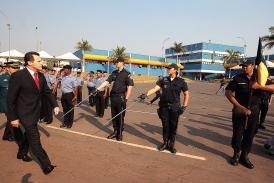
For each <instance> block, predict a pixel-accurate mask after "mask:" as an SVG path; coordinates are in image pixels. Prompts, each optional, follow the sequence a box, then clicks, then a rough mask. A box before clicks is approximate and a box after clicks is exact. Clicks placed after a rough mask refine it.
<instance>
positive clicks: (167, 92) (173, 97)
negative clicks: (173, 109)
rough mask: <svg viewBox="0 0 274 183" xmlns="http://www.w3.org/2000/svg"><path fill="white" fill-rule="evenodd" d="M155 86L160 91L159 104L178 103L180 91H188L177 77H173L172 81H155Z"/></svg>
mask: <svg viewBox="0 0 274 183" xmlns="http://www.w3.org/2000/svg"><path fill="white" fill-rule="evenodd" d="M156 84H157V85H158V86H160V87H161V89H162V95H161V97H160V102H161V103H172V104H174V103H180V94H181V91H183V92H185V91H188V86H187V83H186V82H185V80H184V79H182V78H179V77H175V78H174V79H173V80H172V81H171V79H170V77H164V78H163V79H161V80H159V81H157V82H156Z"/></svg>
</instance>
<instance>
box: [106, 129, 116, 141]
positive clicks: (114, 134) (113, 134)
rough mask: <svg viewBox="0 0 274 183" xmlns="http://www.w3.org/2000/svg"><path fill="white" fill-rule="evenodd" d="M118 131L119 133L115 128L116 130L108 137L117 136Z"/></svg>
mask: <svg viewBox="0 0 274 183" xmlns="http://www.w3.org/2000/svg"><path fill="white" fill-rule="evenodd" d="M117 133H118V131H117V130H114V132H112V133H111V134H110V135H109V136H108V137H107V138H108V139H113V138H115V137H117Z"/></svg>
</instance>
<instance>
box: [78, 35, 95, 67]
mask: <svg viewBox="0 0 274 183" xmlns="http://www.w3.org/2000/svg"><path fill="white" fill-rule="evenodd" d="M75 48H76V49H78V50H81V51H82V60H83V65H82V71H83V72H85V65H86V60H85V58H84V54H85V51H90V50H92V49H93V48H92V46H91V45H90V44H89V42H88V41H87V40H84V39H82V40H81V41H79V42H77V45H76V47H75Z"/></svg>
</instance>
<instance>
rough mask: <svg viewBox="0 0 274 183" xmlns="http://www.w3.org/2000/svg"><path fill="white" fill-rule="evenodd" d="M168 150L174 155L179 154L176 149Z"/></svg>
mask: <svg viewBox="0 0 274 183" xmlns="http://www.w3.org/2000/svg"><path fill="white" fill-rule="evenodd" d="M168 149H169V151H170V152H171V153H172V154H176V152H177V150H176V149H175V148H174V147H169V148H168Z"/></svg>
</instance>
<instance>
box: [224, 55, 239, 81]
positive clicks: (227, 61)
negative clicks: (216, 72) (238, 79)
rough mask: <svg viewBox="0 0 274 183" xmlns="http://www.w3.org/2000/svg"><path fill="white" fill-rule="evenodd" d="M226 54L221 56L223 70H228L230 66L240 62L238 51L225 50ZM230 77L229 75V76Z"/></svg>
mask: <svg viewBox="0 0 274 183" xmlns="http://www.w3.org/2000/svg"><path fill="white" fill-rule="evenodd" d="M225 51H226V52H227V55H225V56H223V60H224V63H223V66H224V68H225V70H226V71H227V70H229V69H230V68H231V67H234V66H236V65H239V64H240V63H241V56H240V52H239V51H233V50H225ZM229 77H230V76H229Z"/></svg>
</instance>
